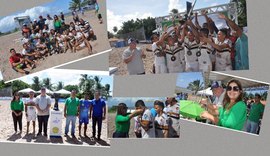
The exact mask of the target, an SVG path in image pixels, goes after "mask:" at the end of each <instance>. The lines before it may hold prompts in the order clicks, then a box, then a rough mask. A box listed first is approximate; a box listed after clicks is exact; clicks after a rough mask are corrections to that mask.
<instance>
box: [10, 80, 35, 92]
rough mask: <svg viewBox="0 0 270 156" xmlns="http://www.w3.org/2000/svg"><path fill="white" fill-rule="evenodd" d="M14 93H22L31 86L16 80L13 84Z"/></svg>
mask: <svg viewBox="0 0 270 156" xmlns="http://www.w3.org/2000/svg"><path fill="white" fill-rule="evenodd" d="M11 86H12V91H13V92H15V91H20V90H22V89H26V88H29V87H30V85H29V84H27V83H25V82H23V81H21V80H15V81H13V82H12V85H11Z"/></svg>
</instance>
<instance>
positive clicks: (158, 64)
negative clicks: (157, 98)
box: [152, 42, 167, 74]
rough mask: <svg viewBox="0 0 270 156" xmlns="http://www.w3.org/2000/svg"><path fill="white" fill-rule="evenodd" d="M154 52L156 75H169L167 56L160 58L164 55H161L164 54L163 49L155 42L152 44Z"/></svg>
mask: <svg viewBox="0 0 270 156" xmlns="http://www.w3.org/2000/svg"><path fill="white" fill-rule="evenodd" d="M152 51H153V52H154V54H155V61H154V64H155V73H156V74H162V73H167V66H166V58H165V56H160V55H162V54H161V53H162V52H163V50H162V48H161V47H158V46H157V43H156V42H154V43H153V44H152Z"/></svg>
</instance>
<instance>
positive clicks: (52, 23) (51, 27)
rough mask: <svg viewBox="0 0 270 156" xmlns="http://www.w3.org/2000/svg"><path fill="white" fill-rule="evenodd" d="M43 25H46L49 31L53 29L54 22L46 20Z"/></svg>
mask: <svg viewBox="0 0 270 156" xmlns="http://www.w3.org/2000/svg"><path fill="white" fill-rule="evenodd" d="M45 24H46V25H48V28H49V30H51V29H54V21H53V20H49V19H47V20H46V21H45Z"/></svg>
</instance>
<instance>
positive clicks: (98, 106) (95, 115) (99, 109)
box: [90, 91, 106, 140]
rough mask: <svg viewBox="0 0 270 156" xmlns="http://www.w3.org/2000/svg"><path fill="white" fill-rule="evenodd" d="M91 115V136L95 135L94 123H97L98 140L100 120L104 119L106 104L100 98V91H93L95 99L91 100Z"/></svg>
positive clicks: (100, 126)
mask: <svg viewBox="0 0 270 156" xmlns="http://www.w3.org/2000/svg"><path fill="white" fill-rule="evenodd" d="M91 117H92V129H93V132H92V134H93V138H95V137H96V124H98V134H97V136H98V137H97V139H98V140H100V136H101V128H102V120H105V119H106V104H105V101H103V100H102V99H101V98H100V92H99V91H96V92H95V99H93V100H92V103H91V106H90V118H91Z"/></svg>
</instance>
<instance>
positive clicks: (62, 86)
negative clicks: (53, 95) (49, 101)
mask: <svg viewBox="0 0 270 156" xmlns="http://www.w3.org/2000/svg"><path fill="white" fill-rule="evenodd" d="M63 88H64V82H62V81H60V82H58V83H57V85H56V90H57V91H58V90H61V89H63Z"/></svg>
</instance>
